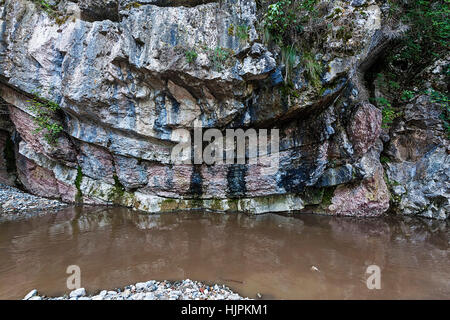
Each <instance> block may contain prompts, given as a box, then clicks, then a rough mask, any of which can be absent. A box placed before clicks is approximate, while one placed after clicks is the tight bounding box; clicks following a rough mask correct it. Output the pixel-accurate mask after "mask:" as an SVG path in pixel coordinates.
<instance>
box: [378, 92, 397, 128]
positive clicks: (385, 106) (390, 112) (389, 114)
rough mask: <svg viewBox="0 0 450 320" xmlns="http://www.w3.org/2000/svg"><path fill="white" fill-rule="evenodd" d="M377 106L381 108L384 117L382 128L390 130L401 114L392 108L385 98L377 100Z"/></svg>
mask: <svg viewBox="0 0 450 320" xmlns="http://www.w3.org/2000/svg"><path fill="white" fill-rule="evenodd" d="M376 102H377V105H378V106H379V107H381V108H382V109H381V113H382V116H383V119H382V122H381V127H382V128H384V129H389V128H390V126H391V124H392V122H394V119H395V118H397V117H398V116H399V113H398V112H396V111H395V110H394V109H393V108H392V104H391V103H390V102H389V100H387V99H386V98H384V97H380V98H377V99H376Z"/></svg>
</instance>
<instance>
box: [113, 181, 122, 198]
mask: <svg viewBox="0 0 450 320" xmlns="http://www.w3.org/2000/svg"><path fill="white" fill-rule="evenodd" d="M113 179H114V189H113V199H114V200H118V199H120V198H122V197H123V195H124V194H125V187H124V186H123V184H122V183H121V182H120V180H119V177H118V176H117V175H114V176H113Z"/></svg>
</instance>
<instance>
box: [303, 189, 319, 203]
mask: <svg viewBox="0 0 450 320" xmlns="http://www.w3.org/2000/svg"><path fill="white" fill-rule="evenodd" d="M323 193H324V188H309V189H307V190H306V191H305V192H304V193H303V195H302V198H303V199H304V201H305V203H306V204H307V205H318V204H320V203H321V202H322V199H323Z"/></svg>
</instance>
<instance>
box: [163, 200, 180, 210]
mask: <svg viewBox="0 0 450 320" xmlns="http://www.w3.org/2000/svg"><path fill="white" fill-rule="evenodd" d="M160 206H161V211H175V210H177V209H178V201H177V200H175V199H164V200H163V201H162V202H161V205H160Z"/></svg>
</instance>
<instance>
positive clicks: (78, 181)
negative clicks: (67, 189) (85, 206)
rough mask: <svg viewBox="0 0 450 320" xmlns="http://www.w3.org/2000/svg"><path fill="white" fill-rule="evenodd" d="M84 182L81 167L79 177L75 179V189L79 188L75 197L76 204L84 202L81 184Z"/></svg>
mask: <svg viewBox="0 0 450 320" xmlns="http://www.w3.org/2000/svg"><path fill="white" fill-rule="evenodd" d="M82 181H83V171H82V170H81V167H78V168H77V177H76V178H75V187H76V188H77V194H76V195H75V202H82V200H83V192H82V191H81V182H82Z"/></svg>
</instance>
